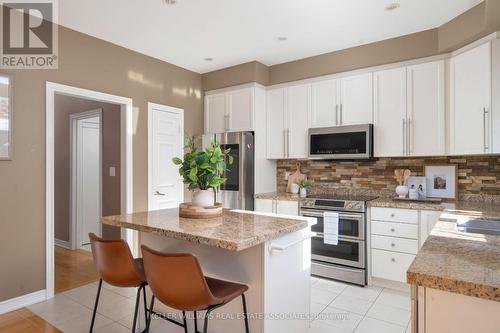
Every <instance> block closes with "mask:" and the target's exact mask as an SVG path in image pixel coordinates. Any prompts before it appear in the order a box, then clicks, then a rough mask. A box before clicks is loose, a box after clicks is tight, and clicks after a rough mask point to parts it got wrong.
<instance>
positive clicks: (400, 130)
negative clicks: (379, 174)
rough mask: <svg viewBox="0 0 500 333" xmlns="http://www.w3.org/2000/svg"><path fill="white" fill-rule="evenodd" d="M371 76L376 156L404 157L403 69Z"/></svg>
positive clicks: (404, 87)
mask: <svg viewBox="0 0 500 333" xmlns="http://www.w3.org/2000/svg"><path fill="white" fill-rule="evenodd" d="M373 78H374V140H375V143H374V146H375V148H374V150H375V156H376V157H386V156H404V155H405V154H406V149H405V147H406V138H405V127H406V68H404V67H403V68H395V69H389V70H385V71H379V72H375V73H374V74H373Z"/></svg>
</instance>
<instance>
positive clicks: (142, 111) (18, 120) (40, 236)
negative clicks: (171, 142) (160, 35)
mask: <svg viewBox="0 0 500 333" xmlns="http://www.w3.org/2000/svg"><path fill="white" fill-rule="evenodd" d="M3 72H5V73H7V74H10V75H12V79H13V86H14V101H13V105H14V123H13V125H14V128H13V145H14V155H13V161H1V162H0V224H1V232H0V253H2V255H1V256H0V267H2V269H1V270H0V301H2V300H6V299H10V298H13V297H16V296H20V295H23V294H27V293H30V292H34V291H37V290H41V289H44V288H45V82H46V81H52V82H57V83H62V84H68V85H73V86H77V87H82V88H87V89H92V90H97V91H102V92H106V93H110V94H115V95H120V96H126V97H130V98H132V99H133V104H134V108H133V135H134V137H133V149H134V156H133V163H134V173H133V176H134V184H133V186H134V210H136V211H140V210H146V209H147V192H146V191H147V102H149V101H150V102H156V103H160V104H166V105H171V106H174V107H179V108H182V109H184V110H185V128H186V131H187V132H189V133H201V132H202V123H203V112H202V109H203V104H202V103H203V102H202V99H201V96H200V89H201V76H200V75H199V74H196V73H193V72H190V71H187V70H185V69H182V68H179V67H176V66H173V65H170V64H167V63H165V62H162V61H160V60H157V59H154V58H150V57H147V56H144V55H141V54H139V53H136V52H133V51H130V50H127V49H125V48H122V47H119V46H116V45H113V44H110V43H108V42H105V41H102V40H99V39H96V38H93V37H90V36H87V35H84V34H81V33H78V32H75V31H72V30H69V29H67V28H63V27H61V28H60V30H59V69H58V70H9V71H3Z"/></svg>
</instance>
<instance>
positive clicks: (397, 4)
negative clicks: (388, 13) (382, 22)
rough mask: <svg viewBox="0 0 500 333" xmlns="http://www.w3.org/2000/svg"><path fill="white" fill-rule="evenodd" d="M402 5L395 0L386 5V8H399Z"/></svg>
mask: <svg viewBox="0 0 500 333" xmlns="http://www.w3.org/2000/svg"><path fill="white" fill-rule="evenodd" d="M400 6H401V5H400V4H399V3H398V2H393V3H390V4H388V5H387V6H385V10H394V9H398V8H399V7H400Z"/></svg>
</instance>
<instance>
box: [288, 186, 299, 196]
mask: <svg viewBox="0 0 500 333" xmlns="http://www.w3.org/2000/svg"><path fill="white" fill-rule="evenodd" d="M290 189H291V191H292V193H293V194H297V193H299V185H297V184H292V185H291V186H290Z"/></svg>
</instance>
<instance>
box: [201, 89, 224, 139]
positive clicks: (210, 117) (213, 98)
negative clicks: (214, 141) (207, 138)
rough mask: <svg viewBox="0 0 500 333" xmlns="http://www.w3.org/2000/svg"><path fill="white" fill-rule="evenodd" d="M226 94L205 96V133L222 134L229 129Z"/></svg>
mask: <svg viewBox="0 0 500 333" xmlns="http://www.w3.org/2000/svg"><path fill="white" fill-rule="evenodd" d="M226 106H227V105H226V94H216V95H208V96H205V133H222V132H224V131H225V130H226V129H227V127H228V123H227V111H226V110H227V109H226Z"/></svg>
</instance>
